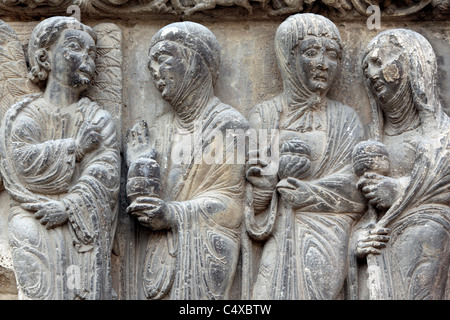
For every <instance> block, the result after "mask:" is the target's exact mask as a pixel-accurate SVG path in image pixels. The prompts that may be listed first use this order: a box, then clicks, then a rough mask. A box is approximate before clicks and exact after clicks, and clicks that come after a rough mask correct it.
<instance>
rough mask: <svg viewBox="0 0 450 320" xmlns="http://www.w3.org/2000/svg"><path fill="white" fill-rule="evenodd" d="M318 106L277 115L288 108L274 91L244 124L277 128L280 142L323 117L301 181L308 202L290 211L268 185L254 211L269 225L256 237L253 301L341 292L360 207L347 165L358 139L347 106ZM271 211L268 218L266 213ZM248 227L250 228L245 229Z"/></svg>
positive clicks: (357, 128)
mask: <svg viewBox="0 0 450 320" xmlns="http://www.w3.org/2000/svg"><path fill="white" fill-rule="evenodd" d="M325 103H326V105H325V108H324V109H323V110H322V111H323V112H324V114H316V115H314V112H310V111H309V110H306V111H305V112H300V113H294V114H293V117H287V118H282V114H283V113H284V114H288V112H289V111H288V105H287V102H286V98H285V97H284V96H283V95H281V96H278V97H276V98H274V99H272V100H269V101H266V102H263V103H261V104H259V105H257V106H256V107H255V110H254V112H253V113H252V116H251V119H250V126H251V128H254V129H266V130H271V129H280V130H281V132H280V137H281V141H280V145H281V144H282V142H283V141H282V140H283V136H291V137H292V136H293V135H294V136H297V137H299V138H300V139H302V134H301V133H300V127H302V126H303V127H305V126H307V127H310V125H311V124H313V123H314V122H316V121H315V120H314V118H322V119H325V120H324V122H325V123H322V125H321V127H322V129H324V128H326V129H324V130H325V137H326V138H325V139H317V141H315V142H314V143H315V144H321V145H323V148H322V150H323V152H322V153H321V154H319V158H318V160H317V162H316V165H315V166H314V168H312V173H311V176H310V177H309V178H308V179H306V180H302V182H303V183H305V185H306V189H307V192H308V196H307V197H306V198H307V201H306V202H305V203H304V204H303V205H301V206H300V207H299V208H296V209H293V208H292V207H290V206H289V205H288V204H286V203H284V201H283V200H282V198H281V197H280V195H279V193H278V192H277V191H275V190H274V191H273V193H272V197H271V200H270V204H269V205H268V208H267V209H266V210H264V211H263V212H262V213H259V215H258V216H257V218H260V219H261V220H263V221H274V225H273V227H272V230H270V232H267V235H266V236H265V239H257V240H258V241H264V243H263V249H262V256H261V263H260V266H259V269H258V272H257V275H256V281H255V284H254V286H253V294H252V298H253V299H271V300H278V299H286V300H291V299H336V298H338V297H340V293H341V291H342V288H343V285H344V280H345V275H346V272H347V248H348V240H349V234H350V230H351V227H352V226H353V224H354V221H355V220H357V219H358V218H359V217H360V215H361V214H362V213H363V211H364V208H365V205H364V200H363V198H362V196H361V195H360V193H359V192H358V190H357V188H356V182H357V178H356V176H355V175H354V173H353V169H352V167H351V152H352V150H353V147H354V146H355V145H356V144H357V143H358V142H359V141H361V139H362V138H363V128H362V125H361V123H360V120H359V117H358V116H357V114H356V112H355V111H353V110H352V109H351V108H350V107H348V106H345V105H343V104H342V103H340V102H336V101H332V100H328V99H326V101H325ZM300 122H302V123H303V125H299V123H300ZM313 126H314V125H313ZM318 126H319V125H316V127H318ZM318 150H320V148H319V149H318ZM258 192H259V191H258V190H256V188H255V190H254V194H253V196H254V197H257V194H256V193H258ZM271 214H272V215H273V217H272V219H271V218H268V215H271ZM261 216H262V217H264V216H266V217H265V218H261ZM256 220H257V219H256ZM253 227H255V226H251V225H250V229H251V228H253ZM255 228H257V227H255Z"/></svg>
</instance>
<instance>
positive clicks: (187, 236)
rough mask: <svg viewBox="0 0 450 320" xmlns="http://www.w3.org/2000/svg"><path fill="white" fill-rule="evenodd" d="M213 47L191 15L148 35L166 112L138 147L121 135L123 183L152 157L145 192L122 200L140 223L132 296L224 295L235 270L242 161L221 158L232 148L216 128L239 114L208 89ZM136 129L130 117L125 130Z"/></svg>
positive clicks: (229, 125) (213, 72) (215, 54)
mask: <svg viewBox="0 0 450 320" xmlns="http://www.w3.org/2000/svg"><path fill="white" fill-rule="evenodd" d="M219 52H220V50H219V45H218V42H217V40H216V38H215V36H214V35H213V34H212V33H211V31H209V30H208V29H207V28H205V27H203V26H202V25H199V24H197V23H193V22H183V23H173V24H170V25H168V26H166V27H164V28H162V29H161V30H160V31H158V32H157V33H156V34H155V35H154V37H153V38H152V40H151V45H150V52H149V58H150V62H149V69H150V71H151V72H152V75H153V80H154V83H155V85H156V87H157V88H158V90H159V91H160V92H161V96H162V98H163V99H164V100H166V101H167V102H169V103H170V105H171V106H172V112H168V113H166V114H164V115H163V116H161V117H160V118H158V119H155V121H154V123H155V125H154V126H152V127H151V128H150V130H149V133H148V137H149V140H148V145H147V147H144V148H143V146H142V144H140V143H136V141H134V142H133V141H129V143H128V150H127V154H128V155H129V156H130V157H134V158H137V160H136V159H134V160H131V161H129V164H130V166H129V173H128V177H129V179H128V185H129V190H130V189H131V188H132V184H133V182H132V181H135V180H133V179H130V177H131V176H133V175H134V174H135V173H137V171H133V170H134V169H133V168H137V166H136V164H138V163H139V161H144V162H145V158H146V157H153V158H154V159H155V160H156V163H153V166H154V167H155V166H157V167H159V168H160V169H159V170H160V174H158V176H159V177H158V178H157V179H156V180H155V179H153V181H157V187H156V189H152V190H156V192H153V191H152V192H153V195H152V197H148V196H147V197H145V196H137V197H135V198H133V199H132V203H131V204H130V206H129V207H128V209H127V212H128V213H130V214H132V215H133V216H136V217H137V219H138V221H139V222H140V223H141V224H142V225H143V226H144V227H145V228H139V229H138V230H137V232H138V234H139V242H138V244H137V254H136V258H137V260H136V262H135V263H136V265H137V268H138V269H137V272H138V274H137V279H138V287H139V292H138V298H139V299H140V298H143V297H145V298H148V299H173V300H180V299H208V300H209V299H226V298H227V297H228V294H229V290H230V288H231V285H232V282H233V279H234V274H235V270H236V266H237V262H238V257H239V245H240V230H241V220H242V211H243V208H241V203H242V201H243V187H244V180H243V176H244V171H243V170H244V163H242V164H234V163H235V162H234V161H233V164H228V162H227V163H224V160H225V159H226V157H227V156H229V155H231V156H233V157H234V152H235V147H236V146H235V143H231V144H226V143H225V137H226V135H227V130H228V129H230V130H238V129H239V130H242V132H244V131H246V130H247V129H248V123H247V121H246V120H245V119H244V117H243V116H242V115H241V114H240V113H238V112H237V111H236V110H235V109H234V108H232V107H230V106H228V105H226V104H224V103H222V102H221V101H220V100H219V99H218V98H217V97H215V96H214V83H215V80H216V78H217V75H218V68H219V61H220V60H219V58H220V57H219ZM139 130H141V131H140V132H139ZM142 132H145V126H144V127H143V126H142V125H137V126H135V127H134V128H133V130H131V135H130V136H129V137H133V136H134V137H138V136H139V135H140V133H141V134H142ZM228 133H229V132H228ZM146 136H147V134H146V133H144V134H143V135H141V136H140V137H146ZM136 139H137V138H136ZM144 140H145V139H144ZM133 145H135V146H136V149H134V147H133ZM144 145H146V143H144ZM133 150H138V151H133ZM141 150H147V151H148V150H151V152H150V153H147V152H144V151H141ZM208 150H209V151H208ZM214 153H215V155H216V156H217V157H216V158H215V159H212V158H211V159H209V160H212V161H207V159H206V158H205V155H206V154H208V155H211V154H214ZM143 158H144V159H143ZM139 159H140V160H139ZM233 159H234V158H233ZM129 160H130V159H129ZM137 181H139V180H137ZM149 185H150V184H149ZM158 189H159V192H158ZM147 191H148V193H149V194H150V193H152V192H150V189H148V190H147ZM144 193H145V192H144ZM155 193H156V195H155ZM128 195H129V196H131V194H130V192H129V193H128Z"/></svg>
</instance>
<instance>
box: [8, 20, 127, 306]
mask: <svg viewBox="0 0 450 320" xmlns="http://www.w3.org/2000/svg"><path fill="white" fill-rule="evenodd" d="M96 41H97V34H96V33H95V31H94V30H93V29H91V28H90V27H88V26H85V25H83V24H81V23H80V22H79V21H78V20H76V19H74V18H69V17H53V18H49V19H46V20H44V21H43V22H41V23H40V24H38V25H37V26H36V28H35V29H34V30H33V32H32V34H31V38H30V42H29V46H28V57H29V63H30V68H31V70H30V73H29V78H30V80H31V81H32V82H33V83H37V84H39V85H43V86H45V90H44V92H42V93H36V94H33V95H30V96H28V97H26V98H24V99H23V100H22V101H20V102H18V103H16V104H14V105H13V106H11V107H10V108H9V110H8V111H7V112H6V114H5V116H4V118H3V120H2V126H1V146H0V153H1V157H2V162H1V166H0V168H1V173H2V176H3V178H4V185H5V189H6V190H7V191H8V193H9V195H10V199H11V209H10V216H9V224H8V231H9V243H10V246H11V249H12V260H13V265H14V271H15V274H16V278H17V282H18V286H19V289H20V294H21V297H22V298H24V299H111V298H113V297H114V292H113V290H112V285H111V274H110V270H111V246H112V240H113V234H114V229H115V220H116V215H117V197H118V191H119V177H120V154H119V144H118V141H119V140H118V137H117V128H116V126H117V125H116V121H115V119H114V118H113V117H112V116H111V114H110V113H109V112H107V111H106V110H104V109H102V108H101V107H100V106H99V105H98V104H97V103H96V102H93V101H91V100H90V99H89V98H86V97H82V96H81V94H82V93H83V92H84V91H85V90H86V89H87V88H88V87H89V85H90V84H91V81H92V79H93V78H94V72H95V60H96V59H97V61H98V59H99V57H96V55H97V54H96ZM16 54H18V53H17V52H16ZM100 56H102V53H100ZM100 61H101V59H100ZM107 64H108V63H107ZM99 77H100V78H101V75H100V76H99ZM111 100H113V99H111Z"/></svg>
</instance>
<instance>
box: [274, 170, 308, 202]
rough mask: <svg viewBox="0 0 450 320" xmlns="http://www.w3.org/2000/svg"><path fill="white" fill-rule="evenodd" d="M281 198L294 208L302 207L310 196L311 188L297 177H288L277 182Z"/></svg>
mask: <svg viewBox="0 0 450 320" xmlns="http://www.w3.org/2000/svg"><path fill="white" fill-rule="evenodd" d="M277 191H278V193H279V194H280V196H281V198H282V199H283V200H284V201H286V202H287V203H289V204H290V205H291V206H292V207H293V208H297V207H300V206H301V205H302V204H304V203H305V202H306V200H307V199H308V198H309V189H308V187H307V185H306V183H305V182H303V181H301V180H298V179H296V178H292V177H290V178H287V179H283V180H281V181H280V182H279V183H278V184H277Z"/></svg>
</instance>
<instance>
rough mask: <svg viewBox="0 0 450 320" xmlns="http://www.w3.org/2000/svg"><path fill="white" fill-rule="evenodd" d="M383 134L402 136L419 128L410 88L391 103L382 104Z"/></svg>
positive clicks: (418, 118) (417, 115)
mask: <svg viewBox="0 0 450 320" xmlns="http://www.w3.org/2000/svg"><path fill="white" fill-rule="evenodd" d="M381 108H382V109H383V111H384V121H385V129H384V131H385V133H386V134H387V135H389V136H395V135H399V134H402V133H404V132H406V131H410V130H414V129H416V128H418V127H419V126H420V117H419V113H418V111H417V108H416V107H415V105H414V101H413V97H412V92H411V88H410V86H407V87H406V89H405V90H402V93H401V94H399V95H398V96H397V97H395V98H394V99H393V100H392V101H391V102H389V103H386V104H383V105H382V106H381Z"/></svg>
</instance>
